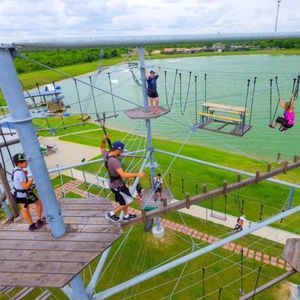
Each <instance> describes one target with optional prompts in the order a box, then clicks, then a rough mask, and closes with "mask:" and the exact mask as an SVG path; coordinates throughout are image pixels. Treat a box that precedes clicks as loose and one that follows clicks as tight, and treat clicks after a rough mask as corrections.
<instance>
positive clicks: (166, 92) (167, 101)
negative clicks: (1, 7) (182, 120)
mask: <svg viewBox="0 0 300 300" xmlns="http://www.w3.org/2000/svg"><path fill="white" fill-rule="evenodd" d="M164 74H165V77H164V78H165V81H164V82H165V94H166V103H167V107H168V110H170V105H169V100H168V91H167V71H164Z"/></svg>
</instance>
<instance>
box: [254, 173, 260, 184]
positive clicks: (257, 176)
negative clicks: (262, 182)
mask: <svg viewBox="0 0 300 300" xmlns="http://www.w3.org/2000/svg"><path fill="white" fill-rule="evenodd" d="M259 176H260V173H259V171H256V172H255V182H256V183H257V182H258V179H259Z"/></svg>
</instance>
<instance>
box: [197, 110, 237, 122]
mask: <svg viewBox="0 0 300 300" xmlns="http://www.w3.org/2000/svg"><path fill="white" fill-rule="evenodd" d="M198 115H200V116H204V117H209V118H212V119H217V120H222V121H231V122H234V123H241V122H242V120H241V119H240V118H231V117H226V116H222V115H217V114H208V113H203V112H199V113H198Z"/></svg>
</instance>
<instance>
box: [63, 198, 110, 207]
mask: <svg viewBox="0 0 300 300" xmlns="http://www.w3.org/2000/svg"><path fill="white" fill-rule="evenodd" d="M59 203H61V204H99V205H110V204H111V203H112V201H111V200H108V199H105V198H95V199H90V198H78V199H77V198H71V199H66V198H63V199H60V200H59Z"/></svg>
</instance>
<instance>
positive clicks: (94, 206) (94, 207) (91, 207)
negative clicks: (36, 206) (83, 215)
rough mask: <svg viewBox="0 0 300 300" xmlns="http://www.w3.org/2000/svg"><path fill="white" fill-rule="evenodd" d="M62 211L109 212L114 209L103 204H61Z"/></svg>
mask: <svg viewBox="0 0 300 300" xmlns="http://www.w3.org/2000/svg"><path fill="white" fill-rule="evenodd" d="M60 207H61V209H62V210H86V211H88V210H93V211H95V210H101V209H107V211H109V210H111V209H112V207H113V206H112V205H111V206H105V205H101V204H61V206H60Z"/></svg>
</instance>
